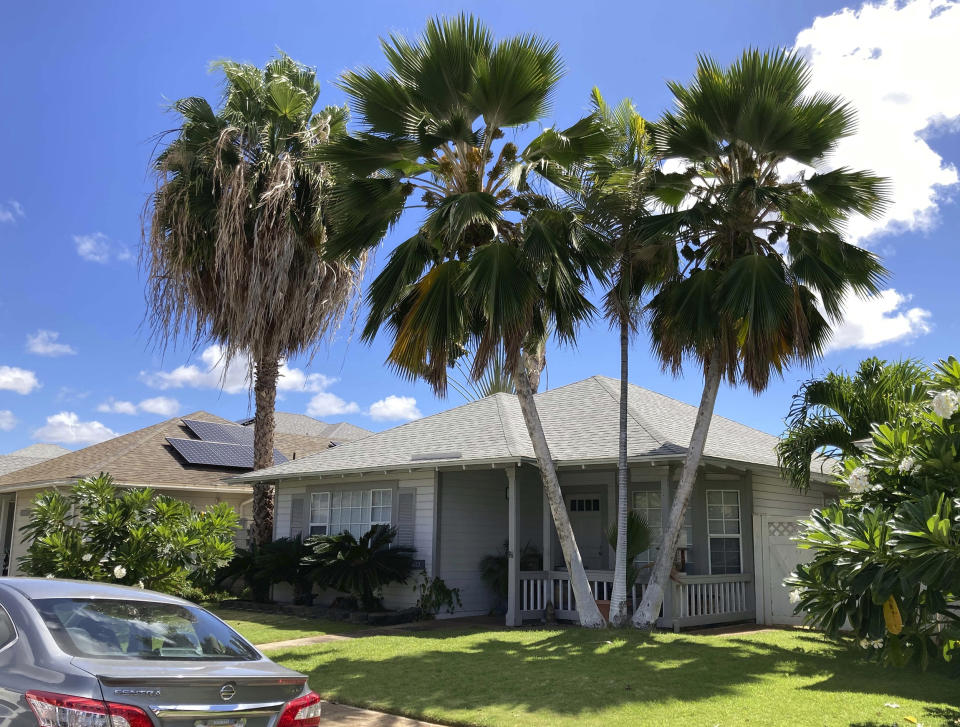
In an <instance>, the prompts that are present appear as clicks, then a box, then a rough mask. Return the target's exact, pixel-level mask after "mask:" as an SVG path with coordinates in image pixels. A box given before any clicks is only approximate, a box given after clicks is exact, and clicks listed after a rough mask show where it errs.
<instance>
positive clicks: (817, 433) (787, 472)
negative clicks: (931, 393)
mask: <svg viewBox="0 0 960 727" xmlns="http://www.w3.org/2000/svg"><path fill="white" fill-rule="evenodd" d="M929 378H930V372H929V370H928V369H927V367H926V366H924V365H923V364H921V363H920V362H918V361H913V360H910V359H907V360H904V361H895V362H894V363H888V362H887V361H882V360H880V359H878V358H868V359H866V360H864V361H863V362H861V363H860V365H859V366H858V367H857V370H856V372H854V373H853V374H849V373H847V372H845V371H831V372H830V373H828V374H827V375H826V376H824V377H823V378H822V379H811V380H809V381H807V382H805V383H804V384H803V386H801V387H800V391H799V392H797V393H796V394H795V395H794V397H793V404H792V405H791V407H790V413H789V415H788V417H787V429H786V431H785V432H784V433H783V435H782V437H781V439H780V442H779V443H778V444H777V456H778V458H779V460H780V467H781V469H782V470H783V473H784V476H786V477H787V478H789V479H790V481H791V482H792V483H793V484H794V486H795V487H800V488H805V487H807V486H808V485H809V484H810V467H811V464H812V462H813V459H814V457H816V456H823V457H832V458H842V457H849V456H851V455H854V454H856V452H857V445H856V442H857V441H859V440H862V439H864V438H866V437H868V436H870V432H871V428H872V427H873V425H874V424H875V423H876V422H889V421H895V420H896V419H898V418H899V417H900V415H901V412H904V411H907V410H915V409H917V408H918V407H921V406H923V405H924V404H925V403H926V402H927V401H928V395H927V388H928V386H927V384H928V381H929Z"/></svg>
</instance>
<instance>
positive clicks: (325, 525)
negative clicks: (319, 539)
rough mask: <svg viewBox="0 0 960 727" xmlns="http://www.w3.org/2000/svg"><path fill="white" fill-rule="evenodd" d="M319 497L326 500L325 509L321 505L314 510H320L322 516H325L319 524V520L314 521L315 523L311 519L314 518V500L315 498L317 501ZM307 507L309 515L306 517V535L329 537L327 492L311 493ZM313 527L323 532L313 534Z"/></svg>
mask: <svg viewBox="0 0 960 727" xmlns="http://www.w3.org/2000/svg"><path fill="white" fill-rule="evenodd" d="M321 497H325V498H326V500H327V504H326V507H324V506H323V505H320V506H319V507H318V508H316V509H317V510H320V511H323V513H324V515H325V516H326V517H325V519H324V521H323V522H320V521H319V520H316V521H315V520H314V519H313V517H314V507H313V502H314V498H316V499H317V500H319V499H320V498H321ZM309 506H310V513H309V515H308V517H307V520H308V521H309V522H308V523H307V535H308V536H310V535H330V493H329V492H327V491H324V492H311V493H310V505H309ZM315 527H316V528H323V529H324V530H323V532H322V533H315V532H313V529H314V528H315Z"/></svg>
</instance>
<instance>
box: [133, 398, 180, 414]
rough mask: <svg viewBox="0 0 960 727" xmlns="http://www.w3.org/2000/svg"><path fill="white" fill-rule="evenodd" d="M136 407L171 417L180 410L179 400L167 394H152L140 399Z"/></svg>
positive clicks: (150, 412) (149, 412)
mask: <svg viewBox="0 0 960 727" xmlns="http://www.w3.org/2000/svg"><path fill="white" fill-rule="evenodd" d="M137 408H138V409H140V411H143V412H146V413H147V414H157V415H159V416H163V417H172V416H173V415H174V414H176V413H177V412H178V411H180V402H179V401H177V400H176V399H171V398H170V397H169V396H154V397H152V398H150V399H144V400H143V401H141V402H140V403H139V404H138V405H137Z"/></svg>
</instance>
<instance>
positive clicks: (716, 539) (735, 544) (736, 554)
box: [707, 490, 743, 575]
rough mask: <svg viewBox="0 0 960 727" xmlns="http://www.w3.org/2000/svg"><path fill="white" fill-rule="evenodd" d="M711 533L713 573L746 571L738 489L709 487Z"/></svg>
mask: <svg viewBox="0 0 960 727" xmlns="http://www.w3.org/2000/svg"><path fill="white" fill-rule="evenodd" d="M707 535H708V538H709V542H710V573H711V574H712V575H723V574H725V573H742V572H743V571H742V568H743V563H742V552H741V551H742V548H741V545H742V544H741V540H740V493H739V492H738V491H737V490H707Z"/></svg>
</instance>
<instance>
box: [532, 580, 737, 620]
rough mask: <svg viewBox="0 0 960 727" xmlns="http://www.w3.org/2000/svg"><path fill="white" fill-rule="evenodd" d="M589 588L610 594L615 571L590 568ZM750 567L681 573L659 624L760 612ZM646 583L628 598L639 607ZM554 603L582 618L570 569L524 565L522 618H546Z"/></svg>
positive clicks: (564, 613) (597, 594)
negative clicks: (712, 572) (712, 573)
mask: <svg viewBox="0 0 960 727" xmlns="http://www.w3.org/2000/svg"><path fill="white" fill-rule="evenodd" d="M587 580H588V581H589V582H590V590H591V591H592V592H593V597H594V598H596V599H597V600H609V598H610V594H611V592H612V591H613V571H590V570H588V571H587ZM752 581H753V576H752V575H750V574H749V573H741V574H732V575H719V576H692V575H684V576H679V577H678V578H677V579H676V580H674V581H672V586H673V594H672V595H673V608H672V611H671V613H670V616H669V617H668V618H667V617H665V614H664V613H663V611H661V613H660V621H659V625H660V626H664V627H669V626H673V628H674V629H680V628H682V627H684V626H702V625H706V624H722V623H731V622H734V621H745V620H747V619H751V618H753V617H754V615H755V610H754V603H753V598H752V594H751V592H750V585H749V584H750V583H752ZM644 585H645V584H643V583H637V584H636V585H635V586H634V587H633V589H632V591H631V593H630V595H629V596H628V602H629V604H630V606H631V608H633V609H636V608H637V606H639V605H640V601H641V600H642V599H643V588H644ZM548 602H550V603H553V607H554V610H555V615H556V617H557V618H558V619H568V620H574V621H575V620H576V619H577V604H576V601H575V599H574V597H573V588H571V586H570V578H569V576H568V575H567V572H566V571H521V572H520V593H519V606H520V617H521V618H522V619H534V618H542V617H543V614H544V609H546V607H547V603H548Z"/></svg>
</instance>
